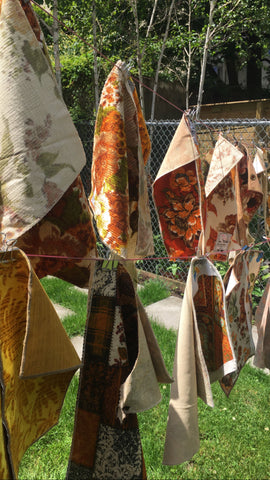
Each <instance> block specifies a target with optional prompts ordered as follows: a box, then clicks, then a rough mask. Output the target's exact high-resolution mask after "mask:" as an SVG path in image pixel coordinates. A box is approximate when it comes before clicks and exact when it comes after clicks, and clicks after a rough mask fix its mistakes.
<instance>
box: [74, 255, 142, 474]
mask: <svg viewBox="0 0 270 480" xmlns="http://www.w3.org/2000/svg"><path fill="white" fill-rule="evenodd" d="M102 265H103V263H102V262H101V261H98V262H97V263H96V270H95V275H94V279H93V282H92V284H91V285H90V288H92V291H93V295H92V298H91V299H90V301H89V307H88V325H87V329H86V333H85V344H84V358H83V369H82V371H81V379H80V388H79V393H78V402H77V412H76V424H75V429H74V436H73V442H72V449H71V455H70V461H69V467H68V472H67V479H68V480H75V479H85V480H86V479H87V480H88V479H98V480H101V479H104V480H109V479H111V480H118V479H119V480H120V479H121V480H122V479H123V478H125V479H127V480H129V479H134V480H135V479H137V480H139V479H140V480H141V479H145V478H146V472H145V466H144V460H143V453H142V447H141V443H140V435H139V429H138V421H137V416H136V415H135V414H128V415H127V416H126V418H125V420H124V421H123V422H122V423H121V422H120V420H119V418H118V415H117V410H118V403H119V390H120V387H121V385H122V384H123V382H124V381H125V379H126V378H127V376H128V375H129V373H130V372H131V369H132V366H133V363H134V362H135V359H136V357H137V353H138V347H137V342H136V338H137V322H136V318H135V316H136V303H135V302H136V301H135V292H134V288H133V284H132V281H131V278H130V277H129V275H128V274H127V272H126V271H125V269H124V267H122V266H121V265H118V267H116V268H113V269H112V270H111V271H108V270H104V269H103V268H102ZM104 292H106V295H104ZM102 293H103V294H102ZM119 312H120V317H119ZM119 318H120V319H121V321H120V322H119ZM115 326H116V327H117V328H115ZM122 327H123V328H122ZM115 336H119V338H118V341H115V338H114V337H115ZM115 345H119V348H118V349H117V348H115ZM112 350H113V352H114V355H113V356H112V355H110V353H111V351H112ZM123 350H126V354H125V355H124V354H123ZM117 351H118V353H119V357H118V358H117V357H116V352H117ZM123 358H124V359H126V361H123Z"/></svg>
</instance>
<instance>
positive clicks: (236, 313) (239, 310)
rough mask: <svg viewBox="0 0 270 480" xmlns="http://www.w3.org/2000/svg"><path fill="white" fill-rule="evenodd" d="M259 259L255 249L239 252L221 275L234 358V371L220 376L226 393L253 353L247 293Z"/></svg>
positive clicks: (250, 310)
mask: <svg viewBox="0 0 270 480" xmlns="http://www.w3.org/2000/svg"><path fill="white" fill-rule="evenodd" d="M261 261H262V253H261V252H259V251H251V250H249V251H247V252H240V253H238V255H237V256H236V257H235V259H234V261H233V263H232V265H231V267H230V268H229V270H228V272H227V273H226V275H225V277H224V286H225V290H226V305H227V311H228V317H229V325H230V332H231V337H232V341H233V348H234V351H235V354H236V362H237V368H236V369H235V371H234V372H231V373H229V374H227V375H225V376H224V377H223V378H222V379H220V385H221V388H222V389H223V391H224V392H225V394H226V395H227V396H229V395H230V393H231V391H232V388H233V387H234V385H235V383H236V381H237V379H238V377H239V373H240V371H241V369H242V368H243V366H244V365H245V363H246V362H247V360H248V359H249V358H250V357H251V356H252V355H254V353H255V346H254V341H253V337H252V324H251V320H252V301H251V293H252V290H253V287H254V283H255V280H256V277H257V275H258V273H259V270H260V265H261Z"/></svg>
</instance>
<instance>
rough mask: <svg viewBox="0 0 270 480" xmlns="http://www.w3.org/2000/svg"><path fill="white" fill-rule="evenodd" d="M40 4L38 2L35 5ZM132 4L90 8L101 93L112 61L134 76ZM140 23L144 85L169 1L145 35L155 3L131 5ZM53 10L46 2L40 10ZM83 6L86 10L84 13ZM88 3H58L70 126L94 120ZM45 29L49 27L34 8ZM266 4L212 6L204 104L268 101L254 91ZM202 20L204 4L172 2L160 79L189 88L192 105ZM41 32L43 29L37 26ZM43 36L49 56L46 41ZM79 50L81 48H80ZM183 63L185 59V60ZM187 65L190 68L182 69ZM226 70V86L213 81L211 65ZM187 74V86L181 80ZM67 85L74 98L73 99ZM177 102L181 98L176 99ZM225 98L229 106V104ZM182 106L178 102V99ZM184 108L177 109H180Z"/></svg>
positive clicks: (264, 40)
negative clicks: (243, 79) (243, 71)
mask: <svg viewBox="0 0 270 480" xmlns="http://www.w3.org/2000/svg"><path fill="white" fill-rule="evenodd" d="M38 1H39V3H42V1H41V0H38ZM132 3H133V0H109V1H107V2H103V1H101V0H95V5H96V14H97V50H98V59H99V63H98V76H99V87H100V90H101V88H102V85H103V84H104V80H105V78H106V76H107V75H108V73H109V71H110V70H111V67H112V65H113V64H114V63H115V61H117V60H118V59H119V58H121V59H122V60H124V61H126V62H127V63H129V62H131V66H130V69H131V73H132V74H133V75H135V76H136V75H138V65H136V64H135V63H134V60H135V58H136V50H137V43H136V42H137V38H136V31H135V30H136V29H135V25H134V16H133V13H132V7H131V5H132ZM135 3H136V5H137V14H138V21H139V42H140V50H141V51H143V52H144V54H143V56H142V59H141V65H142V74H143V75H144V77H145V78H149V79H151V78H153V77H154V73H155V71H156V66H157V62H158V59H159V55H160V50H161V46H162V39H163V35H164V31H165V26H166V21H167V14H168V10H169V6H170V3H171V2H170V0H166V1H164V2H160V1H159V2H158V4H157V10H156V13H155V16H154V22H153V27H152V29H151V31H150V32H148V33H147V28H148V25H149V19H150V16H151V13H152V9H153V4H154V0H140V1H137V2H135ZM46 5H47V7H46V8H51V9H52V6H53V0H48V1H47V2H46ZM89 6H90V8H89ZM91 6H92V2H90V5H89V2H88V1H87V0H79V1H78V2H76V1H75V0H58V8H59V18H60V20H61V22H64V23H65V25H67V27H69V28H71V29H72V30H75V31H76V32H77V34H78V35H77V36H76V35H74V34H72V33H71V31H70V30H68V29H67V28H62V32H61V35H60V53H61V63H62V70H63V92H64V97H65V100H66V102H67V104H68V106H69V107H70V109H71V112H72V115H73V116H74V118H75V119H78V118H79V117H82V118H86V117H87V116H89V112H90V117H92V116H93V115H94V102H93V91H94V88H93V50H92V47H91V45H93V28H92V21H93V19H92V8H91ZM35 9H36V11H37V13H38V15H39V16H40V17H42V19H43V21H45V22H46V23H47V24H48V25H49V28H51V27H52V19H51V17H49V16H47V18H46V14H45V13H44V12H42V11H41V10H40V9H39V8H38V7H35ZM268 17H269V1H268V0H263V1H261V0H229V1H228V0H219V2H218V3H217V6H216V9H215V13H214V25H213V27H212V30H211V44H210V50H209V61H208V66H207V71H206V84H205V94H204V95H205V96H204V100H205V101H218V100H230V98H231V97H233V99H235V97H236V98H237V99H243V98H254V96H256V97H257V98H259V97H260V96H261V95H262V94H263V96H264V97H266V96H269V92H267V91H262V89H261V87H260V78H259V72H260V66H261V63H262V60H263V59H264V58H265V55H266V54H267V53H268V49H269V43H270V24H269V22H268ZM208 18H209V1H208V0H175V8H174V10H173V15H172V20H171V25H170V31H169V36H168V40H167V42H166V48H165V52H164V57H163V60H162V65H161V69H160V75H159V77H160V79H161V80H165V81H169V82H177V83H178V84H180V85H181V87H182V90H183V92H184V90H185V89H186V88H189V89H190V91H189V97H190V98H191V101H192V102H193V103H196V95H197V91H198V80H199V76H200V75H199V73H200V69H201V58H202V53H203V46H204V40H205V33H206V29H207V25H208ZM42 25H43V24H42ZM43 29H44V33H45V35H46V39H47V42H48V44H49V46H50V51H51V52H52V49H51V45H52V37H51V33H50V32H49V30H47V29H46V28H43ZM85 42H86V43H85ZM189 55H190V58H189ZM189 60H190V64H189ZM220 62H225V63H226V65H227V71H228V76H229V81H230V85H229V86H226V85H224V83H223V82H222V81H221V80H220V79H219V78H218V76H217V73H216V65H218V64H220ZM244 65H247V67H248V88H247V89H246V90H245V91H244V90H243V88H242V87H241V86H240V85H239V84H238V71H239V68H240V67H242V66H244ZM189 70H190V72H189V73H190V86H187V83H186V82H187V74H188V71H189ZM72 82H73V83H72ZM72 85H74V92H72ZM183 95H184V93H183ZM228 97H229V98H228ZM183 103H184V96H183ZM182 106H184V105H182Z"/></svg>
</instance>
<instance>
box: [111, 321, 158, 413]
mask: <svg viewBox="0 0 270 480" xmlns="http://www.w3.org/2000/svg"><path fill="white" fill-rule="evenodd" d="M138 346H139V351H138V357H137V360H136V363H135V365H134V367H133V370H132V372H131V373H130V375H129V376H128V378H127V379H126V381H125V382H124V384H123V385H121V388H120V401H119V408H120V412H121V413H120V414H119V417H120V419H121V420H123V418H124V417H125V413H126V412H127V413H138V412H143V411H144V410H148V409H149V408H152V407H154V406H155V405H157V404H158V403H159V402H160V401H161V394H160V390H159V385H158V382H157V378H156V375H155V370H154V367H153V363H152V360H151V357H150V353H149V350H148V346H147V342H146V338H145V334H144V330H143V326H142V322H141V319H140V316H139V315H138Z"/></svg>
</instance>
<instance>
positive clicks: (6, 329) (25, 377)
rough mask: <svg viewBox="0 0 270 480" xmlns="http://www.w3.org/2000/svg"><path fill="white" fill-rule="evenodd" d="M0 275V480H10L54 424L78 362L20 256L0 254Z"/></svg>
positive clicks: (10, 252) (26, 262) (16, 475)
mask: <svg viewBox="0 0 270 480" xmlns="http://www.w3.org/2000/svg"><path fill="white" fill-rule="evenodd" d="M0 273H1V274H0V284H1V288H0V310H1V311H0V324H1V325H0V330H1V335H0V364H1V369H0V377H1V379H0V380H1V381H0V384H1V388H0V390H1V395H0V398H1V429H0V437H1V441H0V453H1V455H0V478H3V479H5V480H8V479H13V480H15V479H17V478H18V468H19V464H20V461H21V458H22V456H23V454H24V452H25V451H26V450H27V448H28V447H29V446H30V445H31V444H32V443H33V442H35V441H36V440H38V439H39V438H40V437H41V436H42V435H43V434H45V433H46V432H47V431H48V430H49V429H50V428H51V427H52V426H53V425H55V424H56V423H57V421H58V418H59V414H60V410H61V407H62V404H63V401H64V397H65V394H66V390H67V388H68V385H69V383H70V380H71V378H72V376H73V374H74V372H75V371H76V369H78V368H79V367H80V366H81V362H80V360H79V357H78V355H77V353H76V351H75V349H74V347H73V345H72V343H71V342H70V340H69V338H68V336H67V334H66V332H65V330H64V328H63V326H62V323H61V321H60V320H59V318H58V316H57V314H56V312H55V309H54V307H53V305H52V303H51V301H50V299H49V298H48V296H47V294H46V293H45V291H44V289H43V288H42V286H41V284H40V282H39V280H38V278H37V276H36V275H35V273H34V271H33V269H32V267H31V264H30V262H29V260H28V259H27V257H26V255H25V254H24V253H23V252H22V251H20V250H17V249H16V250H13V251H8V252H4V253H3V252H2V253H1V254H0Z"/></svg>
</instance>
